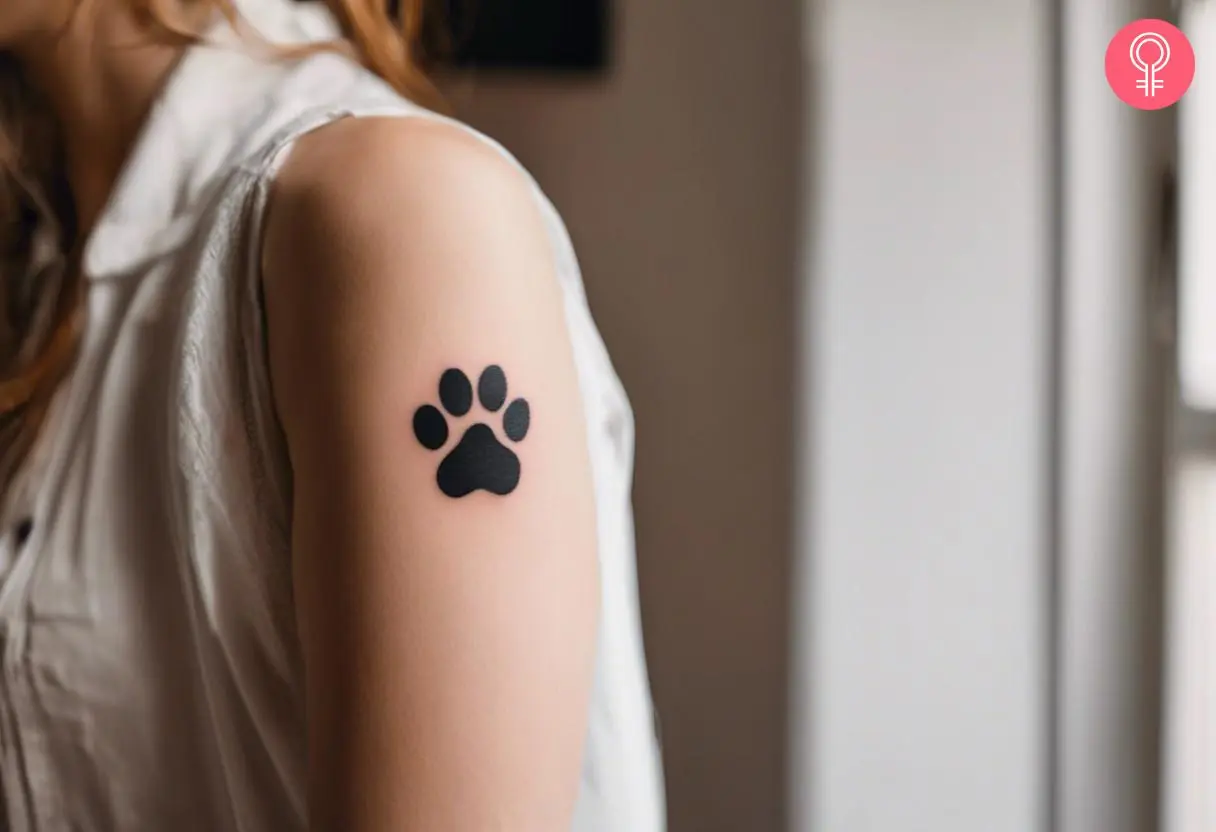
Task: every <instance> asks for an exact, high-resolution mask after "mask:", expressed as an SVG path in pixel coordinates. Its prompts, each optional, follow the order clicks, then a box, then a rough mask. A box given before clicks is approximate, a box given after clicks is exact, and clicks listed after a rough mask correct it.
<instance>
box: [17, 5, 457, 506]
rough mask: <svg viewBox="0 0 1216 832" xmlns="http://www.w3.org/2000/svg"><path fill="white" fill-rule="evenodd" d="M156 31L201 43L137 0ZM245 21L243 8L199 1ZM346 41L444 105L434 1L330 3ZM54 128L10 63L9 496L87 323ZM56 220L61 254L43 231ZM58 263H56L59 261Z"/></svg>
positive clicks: (165, 13)
mask: <svg viewBox="0 0 1216 832" xmlns="http://www.w3.org/2000/svg"><path fill="white" fill-rule="evenodd" d="M128 2H130V3H131V4H132V5H133V6H134V7H135V9H136V11H137V12H138V13H139V14H140V15H141V16H142V17H143V18H144V19H145V20H146V22H147V23H148V24H149V32H150V33H152V34H153V35H157V34H159V35H162V36H168V37H172V38H180V39H184V40H186V41H195V40H197V39H198V37H199V33H198V32H196V31H191V30H190V28H189V26H188V25H186V24H184V23H183V22H182V21H181V20H180V19H178V17H177V16H176V15H175V12H176V11H177V10H178V8H179V7H180V6H182V5H184V4H182V3H181V2H180V0H128ZM191 2H192V3H193V4H194V5H195V6H199V7H204V10H205V7H210V8H212V9H214V10H217V11H219V12H222V13H223V14H224V15H225V16H227V17H228V18H229V19H230V20H231V21H233V22H234V23H236V22H237V21H238V13H237V10H236V8H235V6H234V4H233V0H191ZM325 3H326V5H327V6H328V7H329V9H330V11H331V12H332V14H333V15H334V17H335V18H336V19H337V21H338V23H339V25H340V26H341V28H342V31H343V33H344V35H345V39H344V40H343V41H342V42H340V43H335V44H323V45H320V46H317V47H311V48H312V49H316V48H337V49H343V50H347V51H350V52H353V53H354V54H355V55H356V56H357V57H358V58H359V60H361V61H362V62H363V63H364V64H365V65H366V66H367V67H368V68H369V69H370V70H372V71H373V72H375V73H376V74H377V75H379V76H381V77H382V78H384V80H386V81H387V82H389V83H390V84H391V85H392V86H394V87H395V88H396V89H397V90H398V91H400V92H401V93H402V94H403V95H405V96H407V97H409V98H412V99H414V100H416V101H420V102H421V103H424V104H428V105H431V106H435V105H437V103H438V96H437V94H436V92H435V90H434V87H432V86H431V84H430V82H429V81H428V79H427V76H426V74H425V72H424V57H425V56H424V54H423V36H424V25H426V24H428V23H429V21H428V20H427V19H426V18H425V17H424V7H425V6H426V4H427V0H397V2H393V3H392V6H393V9H394V10H393V11H390V0H325ZM51 123H52V122H51V121H50V119H49V117H48V116H47V114H46V112H45V110H44V108H42V107H41V106H40V105H39V103H38V101H37V98H36V96H35V94H34V91H33V90H32V89H31V88H30V87H29V86H28V85H27V84H26V83H25V82H24V81H23V79H22V77H21V72H20V67H19V66H18V65H17V64H16V62H15V61H13V60H12V58H11V57H7V56H3V55H0V489H4V488H7V486H8V485H9V484H10V483H11V481H12V478H13V475H14V473H15V472H16V470H17V469H18V467H19V465H20V463H21V461H22V459H24V458H25V456H26V455H27V453H28V451H29V449H30V447H31V446H32V445H33V442H34V439H35V438H36V436H37V433H38V431H39V429H40V427H41V425H42V423H43V421H44V418H45V414H46V411H47V409H48V406H49V403H50V401H51V398H52V396H53V394H54V392H55V389H56V387H57V386H58V384H59V382H60V381H61V379H62V378H63V377H64V376H65V375H66V373H67V372H68V370H69V369H70V368H71V366H72V363H73V361H74V358H75V355H76V348H77V344H78V342H79V337H80V331H81V327H82V324H83V321H84V310H85V307H84V300H85V296H84V291H83V283H82V280H81V276H80V275H79V273H78V271H79V270H78V269H76V268H74V267H72V266H70V265H68V264H66V262H65V258H66V249H70V248H74V247H75V240H74V238H75V236H76V234H75V230H74V224H75V217H74V216H73V213H72V209H71V199H70V194H69V192H68V189H67V185H66V182H65V181H64V180H63V170H62V166H61V165H60V164H59V159H58V157H57V155H56V153H55V152H54V150H53V149H54V148H55V147H57V145H58V143H57V142H56V141H55V139H54V135H53V129H52V128H51V127H50V125H51ZM48 217H54V218H55V219H56V220H57V221H58V223H59V226H60V228H59V231H60V234H59V235H58V236H59V240H58V248H59V251H57V252H47V251H46V250H45V249H46V242H47V241H46V240H40V239H38V238H37V237H36V235H35V232H37V231H38V230H39V229H40V228H45V220H46V219H47V218H48ZM56 254H57V255H58V257H55V256H54V255H56Z"/></svg>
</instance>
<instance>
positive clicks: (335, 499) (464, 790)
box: [263, 120, 599, 832]
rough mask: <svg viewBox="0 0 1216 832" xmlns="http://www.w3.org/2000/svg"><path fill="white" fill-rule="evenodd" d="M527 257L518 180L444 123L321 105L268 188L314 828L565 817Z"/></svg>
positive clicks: (585, 559) (589, 498) (571, 578)
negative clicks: (345, 114) (324, 116)
mask: <svg viewBox="0 0 1216 832" xmlns="http://www.w3.org/2000/svg"><path fill="white" fill-rule="evenodd" d="M553 270H554V264H553V262H552V260H551V252H550V248H549V244H548V239H547V235H546V233H545V229H544V226H543V222H542V219H541V217H540V213H539V211H538V210H537V205H536V200H535V199H534V197H533V194H532V193H531V191H530V186H529V185H528V183H527V182H526V180H525V179H524V178H523V177H522V176H521V175H520V174H519V173H518V172H517V171H516V170H515V169H514V168H513V167H512V166H511V165H510V164H509V163H508V162H507V161H506V160H504V159H503V158H501V157H500V156H499V155H498V154H496V153H495V152H494V151H492V150H491V149H489V148H487V147H485V146H483V145H482V144H481V143H480V142H478V141H477V140H475V139H473V138H471V137H467V136H465V135H464V134H463V133H460V132H458V131H456V130H455V128H452V127H449V126H446V125H435V124H432V123H428V122H423V121H417V120H366V121H363V120H350V121H344V122H338V123H336V124H334V125H331V126H329V127H327V128H324V129H323V130H321V131H319V132H317V133H315V134H313V135H311V136H308V137H305V138H304V139H302V140H301V141H300V142H299V144H298V146H297V147H296V148H295V150H294V151H293V153H292V156H291V157H290V158H289V159H288V161H287V163H286V165H285V167H284V169H283V170H282V172H281V173H280V175H279V177H278V179H277V181H276V184H275V187H274V191H273V194H272V201H271V205H270V209H269V215H268V220H267V227H266V237H265V240H264V276H263V282H264V288H265V296H266V307H267V320H268V329H269V344H270V365H271V377H272V381H273V386H274V395H275V402H276V406H277V408H278V410H279V416H280V419H281V421H282V424H283V427H284V431H285V434H286V436H287V442H288V448H289V451H290V455H291V463H292V469H293V477H294V515H293V558H294V567H295V597H296V605H297V612H298V618H299V624H300V632H301V638H302V642H303V648H304V656H305V664H306V676H307V679H306V685H307V688H306V690H307V701H308V711H309V726H308V730H309V754H310V779H311V783H310V799H311V801H312V813H313V824H314V826H313V828H315V829H319V830H337V829H341V830H344V832H364V830H373V829H374V830H389V829H391V830H401V832H411V830H419V831H420V832H421V830H426V832H431V830H461V832H476V830H482V829H485V830H490V829H493V830H500V831H501V832H512V830H519V832H547V831H548V830H553V832H557V830H561V832H565V830H567V829H568V825H569V820H570V813H571V811H572V807H573V801H574V799H575V795H576V792H577V788H578V778H579V771H580V761H581V753H582V743H583V739H584V732H585V720H586V709H587V698H588V695H589V688H590V680H591V667H592V662H593V652H594V640H595V639H594V628H595V622H596V618H597V603H598V598H599V595H598V587H597V583H596V580H597V577H596V576H597V569H596V552H595V545H596V544H595V511H594V500H593V494H592V484H591V475H590V469H589V462H588V456H587V450H586V437H585V435H584V419H583V414H582V410H581V402H580V399H579V395H578V385H577V379H576V375H575V370H574V366H573V360H572V357H571V349H570V345H569V342H568V337H567V332H566V328H565V323H564V317H563V305H562V298H561V292H560V288H559V286H558V284H557V281H556V279H555V276H554V271H553ZM487 368H500V369H501V371H502V372H501V375H502V376H504V377H505V388H506V389H505V397H504V395H503V391H502V389H501V388H502V386H503V385H502V384H501V380H500V379H499V373H498V372H497V371H496V370H493V369H491V370H490V372H489V373H486V376H485V377H486V384H485V385H484V390H479V389H478V388H479V387H482V385H480V384H479V380H480V379H481V377H482V374H483V372H484V371H485V370H486V369H487ZM441 379H443V380H444V381H443V383H442V384H441ZM462 379H467V380H468V386H467V387H466V386H465V385H464V384H463V383H462ZM441 387H442V388H443V389H442V390H441ZM470 398H471V401H470ZM517 399H518V400H520V401H522V402H526V405H525V404H514V402H515V401H516V400H517ZM428 406H429V407H428ZM466 407H467V412H466ZM424 408H425V409H424ZM420 409H422V410H421V411H420ZM525 416H526V417H527V418H524V417H525ZM436 446H437V447H436ZM465 492H469V493H465Z"/></svg>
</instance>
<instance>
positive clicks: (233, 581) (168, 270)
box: [0, 0, 664, 832]
mask: <svg viewBox="0 0 1216 832" xmlns="http://www.w3.org/2000/svg"><path fill="white" fill-rule="evenodd" d="M238 5H239V6H243V7H244V8H245V11H246V12H247V13H248V15H249V17H250V19H251V20H252V22H253V23H254V24H255V25H256V26H257V27H258V28H259V29H260V30H261V31H262V32H263V33H264V34H265V35H266V36H267V37H269V38H270V39H271V40H275V41H279V42H288V41H296V42H298V41H301V40H308V39H318V38H322V39H323V38H328V37H330V36H332V35H334V34H335V33H336V30H335V29H334V27H333V25H332V22H331V21H330V19H329V18H328V16H327V15H326V14H325V13H324V12H323V11H321V10H319V8H316V7H313V6H312V5H310V6H300V5H297V4H294V3H291V2H289V0H243V2H240V3H238ZM210 40H211V42H212V43H221V44H226V45H221V46H199V47H195V48H193V49H191V51H190V52H189V53H188V55H187V56H186V58H185V59H184V60H183V61H182V62H181V63H180V64H179V66H178V67H177V68H176V69H175V70H174V72H173V75H172V77H171V78H170V80H169V82H168V84H167V86H166V88H165V90H164V92H163V93H162V96H161V99H160V101H159V103H158V104H157V105H156V107H155V109H154V111H153V113H152V115H151V116H150V119H149V122H148V124H147V125H146V127H145V129H144V132H143V135H142V137H141V139H140V140H139V142H138V144H137V147H136V149H135V152H134V154H133V156H132V158H131V160H130V161H129V163H128V166H127V168H126V170H125V172H124V174H123V176H122V178H121V179H120V182H119V184H118V186H117V189H116V191H115V193H114V195H113V197H112V199H111V202H110V204H109V205H108V207H107V208H106V210H105V213H104V216H103V217H102V219H101V221H100V223H99V224H98V226H97V228H96V230H95V232H94V234H93V236H92V237H91V238H90V241H89V244H88V246H87V248H86V252H85V272H86V279H87V281H88V284H87V303H88V324H87V331H86V333H85V336H84V341H83V345H82V350H81V354H80V357H79V360H78V363H77V365H76V367H75V370H74V372H73V374H72V375H71V377H70V378H69V379H68V380H67V381H66V382H65V384H64V386H63V388H62V389H61V391H60V394H59V396H58V397H57V400H56V402H55V405H54V408H53V412H52V414H51V416H50V421H49V422H48V425H47V429H46V430H45V431H44V434H43V437H42V439H41V440H40V443H39V445H38V446H37V447H36V449H35V452H34V454H33V456H32V457H31V459H30V462H29V464H28V465H27V466H26V470H25V472H24V473H23V475H22V476H21V478H20V479H19V481H18V483H17V484H16V486H15V487H14V488H13V489H11V491H10V494H9V498H8V500H7V504H6V506H5V509H4V511H5V515H4V517H3V518H2V519H4V520H5V521H6V523H7V525H6V528H7V529H10V530H12V531H11V532H10V533H6V534H4V535H3V537H2V539H0V571H2V572H3V574H4V581H3V584H2V586H0V654H2V657H3V658H2V661H3V673H2V674H0V772H2V786H3V798H4V812H3V814H4V815H5V816H6V817H7V820H8V827H9V829H11V830H12V832H57V831H58V830H64V831H65V832H66V831H67V830H72V831H73V832H112V831H113V830H122V832H144V830H147V832H168V830H175V832H192V831H195V830H196V831H197V832H223V830H239V831H240V832H290V830H303V829H306V828H307V813H306V796H305V793H304V784H305V765H306V756H305V714H304V707H303V693H302V674H301V657H300V650H299V646H298V644H297V637H296V632H295V618H294V612H293V608H292V598H291V570H290V557H291V554H290V540H289V528H290V503H289V493H290V469H289V467H288V463H287V456H286V453H285V449H284V445H283V439H282V437H281V435H280V433H279V430H278V428H277V424H276V421H275V417H274V414H273V411H272V405H271V398H270V390H269V383H268V377H267V364H266V354H265V350H264V346H263V332H262V320H261V311H260V306H259V303H260V299H259V276H258V261H259V257H258V252H257V246H256V245H255V242H256V241H257V240H258V239H259V235H260V223H261V219H262V212H263V209H264V207H265V203H266V195H267V188H268V184H269V182H270V180H271V178H272V177H273V175H274V174H275V171H276V169H277V166H278V165H279V164H280V163H281V161H282V160H283V158H284V157H285V155H286V151H287V150H288V149H289V148H290V146H291V144H292V142H293V140H295V139H296V138H297V137H299V136H300V135H302V134H304V133H306V132H308V131H309V130H312V129H315V128H317V127H319V126H322V125H324V124H326V123H328V122H332V121H333V120H334V119H338V118H343V117H350V116H366V115H373V114H374V115H396V116H402V117H413V118H439V116H436V115H434V114H432V113H429V112H427V111H425V110H423V109H421V108H419V107H417V106H415V105H413V104H411V103H410V102H408V101H405V100H403V99H402V98H401V97H399V96H398V95H397V94H396V93H395V92H393V91H392V90H391V89H389V88H388V87H387V86H386V85H385V84H383V83H382V82H381V81H380V80H379V79H377V78H376V77H374V76H373V75H371V74H370V73H368V72H366V71H364V70H363V69H361V68H360V67H358V66H356V65H355V64H353V63H352V62H350V61H347V60H345V59H343V58H340V57H337V56H335V55H331V54H321V55H317V56H313V57H310V58H307V59H304V60H302V61H298V62H295V63H291V64H276V63H273V62H270V61H268V60H265V59H260V58H256V57H253V56H252V54H251V53H250V52H249V51H248V50H246V49H245V48H244V47H243V46H241V45H239V40H238V38H237V37H236V35H235V34H234V33H233V32H232V31H231V30H230V29H229V28H228V27H227V25H226V24H220V25H218V26H217V28H216V30H215V31H214V33H213V37H211V38H210ZM465 129H467V128H465ZM486 141H489V140H486ZM493 146H494V147H496V148H497V147H498V146H497V145H493ZM498 149H499V150H500V151H501V148H498ZM502 152H504V153H505V151H502ZM536 193H537V199H538V204H539V205H540V206H541V209H542V210H543V212H544V215H545V217H546V218H547V222H548V228H549V231H550V237H551V239H552V244H553V248H554V251H555V254H556V259H557V263H558V264H559V269H558V277H559V279H560V281H561V285H562V288H563V290H564V293H565V298H566V317H567V321H568V326H569V330H570V335H571V339H572V342H573V345H574V354H575V360H576V363H577V367H578V372H579V378H580V384H581V391H582V395H583V399H584V403H585V410H586V414H587V419H588V436H589V443H590V450H591V458H592V463H593V470H594V477H595V488H596V498H597V506H598V522H599V553H600V565H601V572H602V587H603V590H602V591H603V603H602V610H603V612H602V620H601V627H600V643H599V651H598V661H597V667H596V682H595V690H594V696H593V701H592V706H591V712H590V720H589V736H588V743H587V752H586V760H585V764H584V770H583V780H582V789H581V794H580V798H579V801H578V806H577V812H576V817H575V820H574V824H573V827H572V829H573V830H574V832H660V830H662V829H663V826H664V820H663V816H664V811H663V792H662V777H661V767H660V762H659V753H658V748H657V743H656V740H655V735H654V729H653V728H654V722H653V717H652V706H651V701H650V694H649V690H648V683H647V677H646V669H645V662H644V659H643V650H642V639H641V632H640V626H639V616H638V608H637V600H636V587H635V583H636V579H635V573H634V549H633V529H632V519H631V511H630V502H629V500H630V496H629V495H630V480H631V476H632V472H631V465H632V454H633V422H632V416H631V413H630V409H629V404H628V401H627V399H626V397H625V394H624V392H623V390H622V389H621V385H620V383H619V382H618V380H617V378H616V375H615V373H614V372H613V368H612V365H611V364H610V362H609V359H608V355H607V353H606V351H605V349H604V346H603V344H602V342H601V340H600V338H599V335H598V334H597V332H596V329H595V326H594V324H593V322H592V319H591V316H590V313H589V312H588V309H587V305H586V300H585V298H584V294H583V289H582V285H581V281H580V277H579V271H578V267H577V264H576V262H575V257H574V253H573V251H572V250H571V246H570V242H569V239H568V237H567V235H566V232H565V230H564V228H563V226H562V224H561V221H560V220H559V218H558V216H557V214H556V213H555V211H554V209H553V207H552V206H551V205H550V204H549V203H548V201H547V200H545V199H544V198H543V196H541V195H540V192H539V190H537V192H536Z"/></svg>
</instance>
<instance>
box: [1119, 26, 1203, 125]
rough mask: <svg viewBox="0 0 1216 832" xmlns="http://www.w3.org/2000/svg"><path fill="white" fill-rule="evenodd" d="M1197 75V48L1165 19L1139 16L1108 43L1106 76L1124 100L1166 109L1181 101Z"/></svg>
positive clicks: (1157, 108) (1147, 107)
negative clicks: (1192, 46)
mask: <svg viewBox="0 0 1216 832" xmlns="http://www.w3.org/2000/svg"><path fill="white" fill-rule="evenodd" d="M1194 79H1195V50H1194V49H1192V48H1191V42H1190V41H1189V40H1187V37H1186V35H1184V34H1182V32H1181V30H1179V29H1178V27H1176V26H1174V25H1173V24H1170V23H1166V22H1165V21H1164V20H1153V19H1147V20H1137V21H1135V22H1134V23H1129V24H1128V25H1127V26H1124V27H1123V28H1122V29H1120V30H1119V32H1118V34H1116V35H1115V36H1114V37H1113V38H1111V41H1110V45H1109V46H1107V47H1106V80H1107V82H1108V83H1109V84H1110V88H1111V90H1113V91H1114V93H1115V95H1117V96H1119V99H1120V100H1121V101H1123V103H1125V104H1129V105H1131V106H1132V107H1135V108H1136V109H1138V110H1163V109H1165V108H1166V107H1170V106H1173V105H1174V104H1177V103H1178V100H1179V99H1180V98H1182V96H1183V94H1184V93H1186V91H1187V89H1189V88H1190V86H1191V81H1193V80H1194Z"/></svg>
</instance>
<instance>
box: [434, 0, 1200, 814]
mask: <svg viewBox="0 0 1216 832" xmlns="http://www.w3.org/2000/svg"><path fill="white" fill-rule="evenodd" d="M481 4H482V5H487V4H488V5H491V6H498V7H500V8H499V9H498V11H497V12H495V14H494V15H487V19H494V20H497V22H495V23H493V25H490V24H486V26H483V27H482V28H481V29H479V30H478V31H477V34H476V37H474V38H470V39H469V40H466V41H465V42H466V44H469V48H468V49H467V50H466V51H465V53H462V63H463V64H464V65H465V67H464V68H463V69H461V70H459V71H456V72H452V73H448V74H447V76H446V77H445V79H444V89H445V92H446V93H447V95H448V97H449V99H450V101H451V103H452V104H453V106H454V107H455V109H456V111H457V112H458V114H459V115H461V116H462V117H463V118H465V119H466V120H468V121H470V122H471V123H473V124H474V125H475V126H477V127H479V128H481V129H483V130H485V131H486V132H488V133H490V134H491V135H493V136H495V137H496V138H498V139H499V140H501V141H502V142H503V143H504V144H506V145H507V147H508V148H509V149H511V150H512V151H513V152H514V153H515V154H517V155H518V156H519V157H520V159H521V160H522V161H523V162H524V163H525V164H526V165H527V166H528V167H529V168H530V169H531V170H532V171H533V172H534V173H535V174H536V175H537V177H538V179H539V180H540V181H541V183H542V185H543V186H544V187H545V189H546V190H547V191H548V193H549V194H550V196H551V197H552V198H553V200H554V202H555V203H556V204H557V206H558V208H559V209H560V210H561V211H562V213H563V214H564V216H565V217H566V219H567V221H568V223H569V225H570V228H571V232H572V235H573V237H574V240H575V244H576V246H577V248H578V250H579V252H580V255H581V259H582V261H583V265H584V269H585V278H586V283H587V288H588V294H589V296H590V300H591V306H592V309H593V311H594V313H595V315H596V318H597V320H598V322H599V324H600V327H601V329H602V331H603V334H604V336H605V340H606V341H607V343H608V346H609V349H610V351H611V353H612V355H613V357H614V361H615V363H616V366H617V369H618V371H619V373H620V375H621V376H622V378H623V380H624V382H625V384H626V387H627V389H628V390H629V392H630V395H631V398H632V401H633V404H634V408H635V411H636V417H637V424H638V433H637V470H636V486H635V506H636V511H637V535H638V557H639V579H640V583H641V594H642V601H643V615H644V625H645V634H646V645H647V652H648V657H649V663H650V670H651V678H652V682H653V687H654V693H655V697H656V700H657V704H658V708H659V711H660V719H661V732H662V739H663V745H664V756H665V765H666V770H667V785H668V796H669V806H670V819H671V820H670V828H671V830H672V832H784V831H785V830H789V831H790V832H1158V830H1161V832H1212V830H1216V789H1214V788H1212V786H1211V784H1212V783H1214V782H1216V779H1214V775H1216V772H1214V771H1213V770H1212V768H1211V766H1212V763H1211V761H1212V757H1213V752H1216V722H1214V721H1213V720H1212V718H1211V707H1210V705H1209V704H1208V703H1210V702H1212V701H1214V700H1216V672H1214V671H1216V663H1214V662H1213V658H1214V657H1213V655H1212V652H1213V639H1212V638H1211V637H1210V636H1211V634H1212V633H1213V632H1214V631H1216V415H1214V414H1216V328H1214V327H1211V326H1205V325H1206V324H1207V323H1208V321H1211V320H1216V235H1214V234H1212V233H1210V232H1209V231H1208V229H1209V228H1216V84H1214V81H1216V70H1213V69H1209V67H1208V62H1209V61H1208V56H1209V55H1216V12H1214V11H1213V10H1212V9H1211V8H1210V5H1209V3H1208V2H1205V0H1184V2H1182V3H1169V2H1133V1H1132V0H1120V1H1119V2H1116V0H1011V2H1006V3H999V4H994V3H975V2H971V1H970V0H925V2H920V3H910V2H898V0H806V2H800V0H750V1H749V2H740V1H739V0H661V2H655V1H654V0H607V1H606V2H602V3H597V2H593V0H586V2H585V4H584V5H583V9H582V12H578V11H577V9H576V7H579V6H580V0H563V2H561V3H553V2H543V1H542V0H534V2H531V3H529V2H527V0H497V2H496V1H495V0H481ZM507 7H509V11H506V12H504V11H503V9H504V8H507ZM580 14H582V17H579V15H580ZM562 15H566V17H561V16H562ZM530 16H531V17H530ZM1143 17H1163V18H1166V19H1170V20H1173V21H1175V22H1177V23H1178V24H1179V25H1180V26H1181V27H1182V29H1183V30H1184V31H1185V32H1186V33H1187V34H1188V35H1189V36H1190V38H1191V40H1192V43H1193V44H1194V46H1195V51H1196V54H1197V63H1198V67H1199V69H1198V74H1197V76H1196V80H1195V82H1194V85H1193V86H1192V88H1191V91H1190V92H1189V93H1188V94H1187V97H1186V98H1185V99H1184V100H1183V102H1182V103H1181V104H1180V105H1179V106H1178V107H1175V108H1172V109H1170V110H1167V111H1161V112H1140V111H1136V110H1133V109H1132V108H1130V107H1128V106H1126V105H1124V104H1122V103H1121V102H1120V101H1119V100H1118V99H1117V98H1115V96H1114V95H1113V94H1112V93H1111V92H1110V90H1109V89H1108V87H1107V85H1106V81H1105V78H1104V74H1103V60H1104V53H1105V50H1106V47H1107V44H1108V42H1109V41H1110V39H1111V37H1112V36H1113V35H1114V34H1115V33H1116V32H1117V31H1118V30H1119V29H1120V28H1122V27H1123V26H1124V25H1125V24H1127V23H1130V22H1131V21H1133V20H1135V19H1137V18H1143ZM559 18H561V20H562V21H564V22H555V21H557V20H558V19H559ZM529 20H531V21H536V23H535V25H524V24H526V23H527V22H528V21H529ZM466 23H467V20H466ZM588 26H590V27H591V28H590V29H588V28H587V27H588ZM487 27H488V28H487ZM512 27H513V28H514V31H515V34H513V35H511V34H509V33H508V32H507V30H508V29H511V28H512ZM563 27H567V28H565V29H563ZM569 27H576V28H577V27H582V28H578V29H577V31H578V34H577V37H576V36H574V35H572V34H570V33H571V32H572V31H574V30H573V29H571V28H569ZM474 28H476V26H474ZM524 29H526V30H527V31H530V32H533V33H536V32H547V33H548V34H547V35H546V36H545V37H537V38H535V39H533V40H532V41H529V42H528V43H521V42H520V40H519V38H520V35H519V31H521V30H524ZM496 32H497V36H496ZM563 32H565V33H566V34H565V35H563ZM589 32H590V34H589ZM571 43H577V44H580V46H579V48H578V49H577V50H574V51H573V52H572V51H571V49H569V48H567V49H565V51H562V49H561V48H559V46H555V44H557V45H560V44H566V45H567V46H569V44H571ZM546 44H547V45H546ZM626 832H627V831H626Z"/></svg>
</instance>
